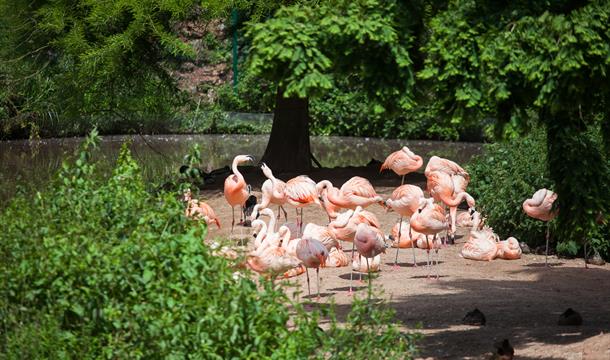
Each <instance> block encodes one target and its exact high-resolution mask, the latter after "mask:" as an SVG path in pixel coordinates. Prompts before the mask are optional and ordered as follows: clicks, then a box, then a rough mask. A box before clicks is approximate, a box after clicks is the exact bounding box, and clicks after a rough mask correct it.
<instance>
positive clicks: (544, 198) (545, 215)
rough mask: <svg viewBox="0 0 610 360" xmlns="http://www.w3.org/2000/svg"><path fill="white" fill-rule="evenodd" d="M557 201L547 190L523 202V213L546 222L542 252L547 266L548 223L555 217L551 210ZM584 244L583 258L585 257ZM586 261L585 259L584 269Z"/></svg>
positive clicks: (554, 194)
mask: <svg viewBox="0 0 610 360" xmlns="http://www.w3.org/2000/svg"><path fill="white" fill-rule="evenodd" d="M555 200H557V194H556V193H554V192H552V191H551V190H547V189H540V190H538V191H536V192H535V193H534V196H532V198H531V199H527V200H525V201H524V202H523V211H525V213H526V214H527V215H528V216H530V217H533V218H534V219H538V220H542V221H546V249H545V251H544V264H545V266H549V263H548V257H549V221H551V220H553V218H555V216H557V210H554V209H553V203H554V202H555ZM586 250H587V248H586V243H585V257H586ZM586 267H587V261H586V258H585V268H586Z"/></svg>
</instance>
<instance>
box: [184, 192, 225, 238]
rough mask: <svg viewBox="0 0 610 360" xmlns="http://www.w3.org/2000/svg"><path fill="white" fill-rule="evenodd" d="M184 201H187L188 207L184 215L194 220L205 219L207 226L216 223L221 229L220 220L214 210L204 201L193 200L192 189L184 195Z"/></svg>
mask: <svg viewBox="0 0 610 360" xmlns="http://www.w3.org/2000/svg"><path fill="white" fill-rule="evenodd" d="M184 201H186V203H187V206H186V210H185V211H184V214H185V215H186V216H187V217H189V218H193V219H203V220H204V221H205V223H206V224H208V225H209V224H210V223H214V224H216V227H218V229H220V220H218V216H216V213H215V212H214V209H212V207H211V206H210V205H208V204H207V203H205V202H203V201H199V200H197V199H193V198H192V193H191V189H188V190H187V191H185V193H184Z"/></svg>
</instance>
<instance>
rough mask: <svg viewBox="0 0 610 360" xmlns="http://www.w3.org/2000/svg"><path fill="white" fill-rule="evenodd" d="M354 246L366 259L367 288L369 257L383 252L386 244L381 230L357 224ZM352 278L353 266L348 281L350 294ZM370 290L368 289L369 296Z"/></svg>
mask: <svg viewBox="0 0 610 360" xmlns="http://www.w3.org/2000/svg"><path fill="white" fill-rule="evenodd" d="M354 246H355V247H356V250H357V251H358V254H360V255H361V256H362V257H364V258H365V260H366V267H367V270H368V275H369V276H368V280H369V289H370V288H371V286H372V283H371V269H370V266H369V265H370V264H369V258H371V259H372V258H374V257H375V256H377V255H379V254H381V253H385V249H386V244H385V238H384V236H383V233H382V232H381V230H379V229H378V228H376V227H372V226H370V225H368V224H365V223H360V224H358V227H357V228H356V235H355V236H354ZM352 280H353V266H352V271H350V282H349V294H352ZM370 295H371V292H370V291H369V298H370Z"/></svg>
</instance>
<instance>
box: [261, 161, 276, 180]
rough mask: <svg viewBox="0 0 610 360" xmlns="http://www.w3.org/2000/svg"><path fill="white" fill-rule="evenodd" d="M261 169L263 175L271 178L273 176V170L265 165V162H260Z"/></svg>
mask: <svg viewBox="0 0 610 360" xmlns="http://www.w3.org/2000/svg"><path fill="white" fill-rule="evenodd" d="M261 170H263V174H265V176H266V177H267V178H272V177H273V172H272V171H271V169H270V168H269V166H267V164H265V163H262V164H261Z"/></svg>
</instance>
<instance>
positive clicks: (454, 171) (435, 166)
mask: <svg viewBox="0 0 610 360" xmlns="http://www.w3.org/2000/svg"><path fill="white" fill-rule="evenodd" d="M433 171H442V172H444V173H446V174H448V175H451V176H454V175H458V176H461V177H462V178H463V179H464V180H465V183H466V185H468V183H469V182H470V175H469V174H468V172H467V171H466V170H464V169H463V168H462V167H461V166H459V165H458V164H456V163H455V162H453V161H451V160H448V159H444V158H441V157H438V156H433V157H431V158H430V160H428V164H427V165H426V169H425V170H424V174H425V175H426V177H428V176H429V175H430V173H431V172H433ZM464 189H465V187H464Z"/></svg>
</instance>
